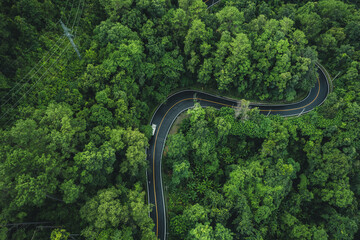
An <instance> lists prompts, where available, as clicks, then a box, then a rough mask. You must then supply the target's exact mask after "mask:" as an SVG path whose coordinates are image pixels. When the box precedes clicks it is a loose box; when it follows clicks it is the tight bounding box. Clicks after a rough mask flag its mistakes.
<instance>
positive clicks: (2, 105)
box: [1, 36, 65, 107]
mask: <svg viewBox="0 0 360 240" xmlns="http://www.w3.org/2000/svg"><path fill="white" fill-rule="evenodd" d="M63 37H64V36H62V37H61V38H60V39H62V38H63ZM60 39H59V40H60ZM64 40H65V39H63V41H62V42H61V43H60V44H59V45H62V44H63V43H64ZM59 45H56V46H57V48H56V49H55V50H54V52H53V53H52V54H51V55H50V56H49V57H48V59H47V60H46V61H45V62H44V63H43V64H42V65H41V67H40V68H38V69H37V70H36V72H35V73H34V74H33V75H32V76H31V77H29V78H28V80H27V81H26V82H25V83H23V84H22V86H21V87H19V88H18V89H17V90H16V91H15V93H13V94H17V93H18V92H19V91H20V90H21V89H23V88H24V86H25V84H27V83H29V82H30V80H31V79H32V78H33V77H34V76H35V75H36V74H37V73H38V72H39V71H40V70H41V69H42V68H43V67H44V66H45V64H46V63H47V62H48V61H49V60H50V59H51V57H52V56H53V55H54V54H55V53H56V51H57V50H58V49H60V47H59ZM49 52H50V51H49ZM45 56H46V55H45ZM41 60H42V59H41ZM41 60H40V61H41ZM33 69H34V68H33ZM33 69H31V71H32V70H33ZM31 71H30V72H31ZM30 72H29V73H30ZM27 75H29V74H27ZM27 75H26V76H25V77H24V78H23V79H22V80H24V79H25V78H26V77H27ZM22 80H21V81H22ZM19 85H20V83H18V85H17V86H19ZM15 88H16V87H14V88H12V89H15ZM12 89H11V90H12ZM11 90H10V91H9V93H8V94H6V95H5V96H4V97H3V99H4V98H5V97H6V96H8V95H9V94H11ZM11 98H12V97H11V96H10V97H9V98H8V99H7V101H5V102H4V103H2V104H1V107H4V105H5V104H7V103H8V102H9V101H10V99H11ZM3 99H2V100H3Z"/></svg>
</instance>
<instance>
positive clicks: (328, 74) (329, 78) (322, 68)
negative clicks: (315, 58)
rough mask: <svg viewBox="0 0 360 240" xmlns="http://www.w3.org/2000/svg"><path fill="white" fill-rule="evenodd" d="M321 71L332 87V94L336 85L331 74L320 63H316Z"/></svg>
mask: <svg viewBox="0 0 360 240" xmlns="http://www.w3.org/2000/svg"><path fill="white" fill-rule="evenodd" d="M315 64H316V65H317V66H318V67H319V68H320V69H321V71H323V73H324V74H325V77H326V78H327V79H328V83H329V87H330V91H329V93H330V92H332V91H333V90H334V85H333V82H332V77H331V75H330V73H328V71H326V69H325V68H324V66H323V65H321V64H320V63H319V62H316V63H315Z"/></svg>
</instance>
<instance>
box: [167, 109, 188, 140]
mask: <svg viewBox="0 0 360 240" xmlns="http://www.w3.org/2000/svg"><path fill="white" fill-rule="evenodd" d="M188 117H189V115H188V114H187V111H185V112H183V113H181V114H180V115H179V116H178V117H177V118H176V120H175V122H174V124H173V125H172V126H171V128H170V131H169V135H172V134H175V133H177V132H178V130H179V128H180V125H181V123H182V121H183V120H184V119H186V118H188Z"/></svg>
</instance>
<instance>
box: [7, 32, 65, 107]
mask: <svg viewBox="0 0 360 240" xmlns="http://www.w3.org/2000/svg"><path fill="white" fill-rule="evenodd" d="M62 38H64V36H62V37H60V38H59V39H58V40H57V41H56V43H55V44H54V45H53V46H52V47H51V49H50V50H49V51H48V52H47V53H46V54H45V56H44V57H43V58H42V59H40V60H39V62H38V63H37V64H36V65H35V66H34V67H33V68H32V69H31V70H30V71H29V72H28V73H27V74H26V75H25V76H24V77H23V78H22V79H21V80H20V81H18V82H17V83H16V85H15V86H14V87H12V88H11V89H10V91H9V92H8V93H7V94H5V95H4V96H3V97H2V98H1V102H2V101H3V100H4V99H5V97H7V96H8V95H9V94H11V93H12V91H13V90H14V89H16V88H17V87H18V86H20V85H21V82H22V81H23V80H24V79H25V78H26V77H27V76H28V75H30V73H32V72H33V70H34V69H35V68H36V67H37V66H38V65H39V64H40V62H42V61H43V59H44V58H46V57H47V56H48V55H49V53H50V52H52V50H53V49H54V47H55V45H56V46H57V47H59V46H58V45H57V43H58V42H59V41H60V40H61V39H62ZM60 45H61V44H60ZM56 50H57V49H56ZM56 50H55V51H56ZM50 57H51V56H50ZM47 61H48V60H46V61H45V63H46V62H47ZM43 65H44V63H43ZM43 65H42V66H43ZM42 66H41V67H42ZM41 67H40V68H41ZM38 70H39V69H38ZM38 70H37V71H38ZM30 79H31V77H30V78H29V80H30ZM4 104H5V103H4Z"/></svg>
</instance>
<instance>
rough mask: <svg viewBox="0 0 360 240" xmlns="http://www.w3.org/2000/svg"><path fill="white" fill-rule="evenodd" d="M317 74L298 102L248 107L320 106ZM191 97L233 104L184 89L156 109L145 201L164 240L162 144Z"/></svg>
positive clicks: (296, 110) (322, 79) (291, 110)
mask: <svg viewBox="0 0 360 240" xmlns="http://www.w3.org/2000/svg"><path fill="white" fill-rule="evenodd" d="M318 73H319V77H318V79H317V81H316V84H315V86H314V87H313V88H312V89H311V91H310V92H309V94H308V96H307V97H306V98H305V99H304V100H302V101H300V102H297V103H293V104H283V105H268V104H266V105H265V104H250V106H249V107H250V108H253V107H258V108H259V109H260V112H261V113H262V114H266V115H269V114H279V115H281V116H284V117H288V116H296V115H300V114H304V113H306V112H309V111H311V110H313V109H314V108H315V107H316V106H319V105H321V104H322V103H323V102H324V101H325V99H326V97H327V95H328V94H329V83H328V80H327V78H326V76H325V74H324V73H323V72H322V70H321V69H320V68H319V70H318ZM194 100H196V102H199V103H200V105H201V106H202V107H208V106H211V107H214V108H217V109H219V108H221V107H224V106H225V107H235V106H236V105H237V101H236V100H231V99H228V98H223V97H219V96H214V95H211V94H207V93H203V92H199V91H194V90H185V91H181V92H178V93H175V94H173V95H171V96H170V97H168V99H167V101H166V102H165V103H163V104H162V105H160V106H159V108H158V109H157V110H156V111H155V113H154V115H153V118H152V120H151V123H150V125H151V124H156V125H157V128H156V131H155V135H154V136H153V137H152V138H151V140H150V146H149V148H148V149H147V160H148V161H149V165H150V168H149V170H148V171H147V185H148V186H147V189H148V201H149V204H152V205H153V206H154V207H153V209H152V211H151V213H150V217H151V218H152V219H153V220H154V223H155V227H154V231H155V233H156V236H157V237H158V238H159V239H161V240H163V239H166V232H167V226H166V211H165V200H164V194H163V186H162V177H161V159H162V154H163V150H164V146H165V141H166V138H167V135H168V132H169V130H170V127H171V125H172V124H173V122H174V121H175V119H176V118H177V116H178V115H179V114H180V113H182V112H184V111H186V110H187V109H189V108H192V107H193V106H194Z"/></svg>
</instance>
